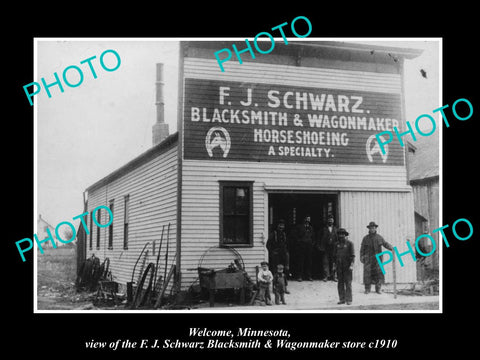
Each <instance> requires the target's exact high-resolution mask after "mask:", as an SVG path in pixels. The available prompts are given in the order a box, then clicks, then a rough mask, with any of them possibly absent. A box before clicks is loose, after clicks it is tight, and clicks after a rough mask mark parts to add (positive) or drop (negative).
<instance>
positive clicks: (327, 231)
mask: <svg viewBox="0 0 480 360" xmlns="http://www.w3.org/2000/svg"><path fill="white" fill-rule="evenodd" d="M334 222H335V220H334V218H333V216H332V215H329V216H328V219H327V225H326V226H324V227H323V229H322V231H321V232H320V233H319V236H318V240H317V244H316V250H317V251H318V252H319V253H320V265H321V269H320V273H321V278H322V279H323V281H327V280H333V281H336V276H335V271H334V270H333V264H334V263H335V258H334V257H333V251H334V249H335V244H336V242H337V231H338V229H337V227H336V226H335V224H334Z"/></svg>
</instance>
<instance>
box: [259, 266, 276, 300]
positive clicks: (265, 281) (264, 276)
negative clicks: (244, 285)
mask: <svg viewBox="0 0 480 360" xmlns="http://www.w3.org/2000/svg"><path fill="white" fill-rule="evenodd" d="M260 265H261V266H262V267H261V269H260V270H259V271H258V276H257V280H258V287H259V289H258V299H259V300H260V301H261V304H262V305H264V304H267V305H272V300H271V297H270V284H271V283H272V280H273V275H272V272H271V271H270V270H268V263H267V262H266V261H262V262H261V263H260Z"/></svg>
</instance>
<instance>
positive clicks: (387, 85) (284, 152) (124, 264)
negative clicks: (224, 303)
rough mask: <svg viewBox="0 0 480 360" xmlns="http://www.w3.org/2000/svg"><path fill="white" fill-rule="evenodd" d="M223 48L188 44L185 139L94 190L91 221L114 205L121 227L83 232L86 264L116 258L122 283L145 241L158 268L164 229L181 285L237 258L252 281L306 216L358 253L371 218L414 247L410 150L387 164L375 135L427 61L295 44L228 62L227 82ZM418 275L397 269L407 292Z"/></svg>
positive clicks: (397, 150)
mask: <svg viewBox="0 0 480 360" xmlns="http://www.w3.org/2000/svg"><path fill="white" fill-rule="evenodd" d="M236 45H237V47H238V48H239V49H244V48H245V47H246V45H245V43H241V42H236ZM223 48H230V49H232V42H228V41H223V42H221V41H193V42H182V43H181V46H180V74H179V75H180V76H179V118H178V133H175V134H173V135H170V136H168V137H166V138H165V139H164V140H162V141H161V142H159V143H158V144H156V143H157V141H154V144H156V145H154V146H153V147H152V148H151V149H150V150H148V151H146V152H145V153H144V154H141V155H140V156H139V157H137V158H136V159H134V160H132V161H131V162H129V163H127V164H126V165H125V166H123V167H121V168H120V169H118V170H117V171H115V172H113V173H112V174H110V175H108V176H106V177H105V178H103V179H101V180H99V181H98V182H96V183H95V184H93V185H91V186H90V187H88V189H87V190H86V192H87V193H88V202H87V208H88V211H91V210H92V209H94V208H96V207H97V206H99V205H106V206H109V207H110V208H111V209H112V211H113V214H114V221H113V224H112V225H111V226H110V227H109V228H105V229H98V230H95V231H94V232H91V234H90V235H89V236H87V241H86V244H85V246H86V248H87V251H86V253H87V256H89V255H90V254H91V253H95V254H96V256H99V257H100V258H103V257H108V258H109V259H110V266H111V271H112V274H113V275H114V276H115V278H116V281H117V282H119V283H120V284H125V283H126V282H128V281H130V277H131V274H132V269H133V267H134V265H135V261H136V259H137V258H138V256H139V254H140V252H141V250H142V249H143V248H144V246H145V244H147V243H149V244H148V245H147V247H146V249H147V250H148V251H149V253H148V256H149V261H152V260H154V259H155V258H156V257H157V256H158V250H159V240H160V238H161V234H162V229H163V230H164V236H163V239H164V241H163V244H162V249H161V252H162V254H161V257H162V258H164V256H165V252H166V248H167V246H166V238H167V237H166V234H165V227H164V226H166V225H168V224H170V231H169V234H168V235H169V236H168V238H169V251H170V252H169V256H168V262H167V264H168V266H169V265H171V264H173V263H175V264H176V276H175V281H176V284H177V285H178V286H179V288H181V289H186V288H188V286H190V284H192V283H193V282H195V280H196V278H197V275H198V273H197V267H198V266H199V265H202V266H203V267H208V268H215V269H222V268H225V267H227V266H228V265H229V264H230V263H231V261H232V260H233V259H234V258H235V254H240V255H241V257H242V259H243V261H244V263H245V266H246V270H247V271H248V272H249V273H250V275H254V274H255V266H257V265H259V264H260V262H261V261H263V260H264V259H267V258H268V254H267V250H266V248H265V242H266V239H267V236H268V232H269V229H270V228H271V227H272V226H274V224H276V222H277V221H278V220H279V219H280V218H283V219H285V220H286V221H287V230H290V229H292V227H293V226H295V224H297V223H299V222H301V221H302V219H303V217H304V216H305V215H306V214H307V213H308V214H310V216H311V217H312V222H313V226H314V227H315V228H320V227H321V226H322V225H323V223H324V222H325V220H326V218H327V216H328V215H330V214H332V215H334V217H335V219H336V223H337V225H338V226H341V227H345V228H346V229H347V230H348V231H349V233H350V240H352V241H353V243H354V245H355V251H356V253H357V255H358V252H359V250H360V242H361V239H362V238H363V236H364V235H365V234H366V233H367V229H366V225H367V224H368V223H369V222H370V221H375V222H376V223H377V224H379V228H378V232H379V233H380V234H382V235H383V236H384V237H385V239H386V240H387V241H389V242H390V243H392V244H393V245H397V246H398V248H399V250H400V251H402V250H403V249H404V250H406V246H405V242H406V239H413V238H414V235H415V227H414V216H413V203H414V202H413V194H412V188H411V187H410V185H409V183H408V177H407V170H406V169H407V167H406V157H405V149H404V148H403V147H401V146H400V145H399V143H398V142H392V143H391V144H389V145H388V150H387V153H386V154H385V155H383V154H381V152H380V151H379V146H378V144H377V143H376V140H375V134H377V133H379V132H381V131H384V130H392V128H393V126H398V127H400V128H404V126H403V124H402V123H403V122H404V104H403V101H404V100H403V85H402V75H403V61H404V59H405V58H412V57H415V56H417V55H418V54H419V52H418V51H416V50H415V51H414V50H411V49H399V48H385V47H379V46H366V45H359V44H355V43H343V42H318V41H316V42H315V41H309V42H307V41H298V42H295V41H289V43H288V45H285V44H283V43H276V44H275V49H274V50H273V51H272V52H271V53H269V54H263V55H262V54H259V53H255V59H252V58H251V55H250V54H249V53H248V52H246V53H243V54H242V60H243V62H242V63H240V62H239V61H238V60H233V59H234V56H233V58H232V60H230V61H228V62H225V63H224V64H223V66H224V68H225V71H224V72H222V71H221V70H220V68H219V66H218V63H217V61H216V59H215V57H214V56H213V54H214V52H215V51H218V50H220V49H223ZM161 103H162V100H161V97H160V99H159V100H158V102H157V106H158V105H159V104H161ZM161 106H163V105H161ZM160 122H161V121H160ZM105 215H106V214H100V216H105ZM89 221H90V222H91V221H92V219H91V218H90V220H89ZM106 221H107V220H103V221H101V222H102V223H105V222H106ZM159 271H160V272H163V271H164V269H160V270H159ZM386 271H387V274H386V280H387V281H391V279H392V277H391V276H392V271H391V267H390V265H388V266H386ZM415 278H416V270H415V263H414V262H413V261H411V262H409V261H405V266H404V267H403V268H401V269H400V268H398V269H397V279H398V281H399V282H412V281H415ZM354 281H356V282H361V281H362V267H361V264H360V261H356V263H355V269H354Z"/></svg>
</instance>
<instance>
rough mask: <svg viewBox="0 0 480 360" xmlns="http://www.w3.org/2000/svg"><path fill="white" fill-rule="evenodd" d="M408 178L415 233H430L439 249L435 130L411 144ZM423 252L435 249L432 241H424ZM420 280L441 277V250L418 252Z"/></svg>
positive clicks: (436, 135)
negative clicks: (412, 200) (410, 188)
mask: <svg viewBox="0 0 480 360" xmlns="http://www.w3.org/2000/svg"><path fill="white" fill-rule="evenodd" d="M408 157H409V180H410V185H411V186H412V190H413V199H414V210H415V237H418V236H420V235H421V234H426V233H427V234H431V235H432V236H433V238H434V239H435V242H436V248H437V249H439V248H440V245H441V244H439V243H438V237H439V235H438V232H437V233H433V234H432V230H434V229H437V228H438V227H440V218H439V216H440V215H439V214H440V190H439V180H440V178H439V174H440V170H439V135H438V133H435V134H433V135H431V136H428V137H422V138H419V139H418V140H417V141H416V142H414V143H413V144H410V146H409V152H408ZM421 245H422V246H423V247H424V250H423V251H424V253H429V252H430V251H431V250H432V247H433V246H432V245H431V244H430V242H429V241H423V242H422V243H421ZM417 256H418V258H419V259H420V261H418V262H417V280H431V279H438V277H439V253H438V251H435V252H434V253H433V254H432V255H430V256H427V257H423V258H422V256H420V255H419V254H417Z"/></svg>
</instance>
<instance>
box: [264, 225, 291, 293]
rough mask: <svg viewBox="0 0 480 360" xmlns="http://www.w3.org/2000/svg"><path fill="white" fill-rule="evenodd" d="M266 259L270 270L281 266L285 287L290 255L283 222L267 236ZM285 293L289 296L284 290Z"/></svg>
mask: <svg viewBox="0 0 480 360" xmlns="http://www.w3.org/2000/svg"><path fill="white" fill-rule="evenodd" d="M266 246H267V250H268V258H269V260H268V261H269V263H270V266H271V269H273V271H274V272H276V270H277V265H280V264H281V265H283V268H284V271H285V282H286V283H285V286H286V285H287V277H288V276H289V274H290V254H289V251H288V244H287V234H286V233H285V220H283V219H281V220H279V222H278V224H277V228H276V229H275V230H273V231H272V232H271V233H270V235H269V236H268V240H267V245H266ZM285 293H286V294H289V292H288V290H287V289H286V288H285Z"/></svg>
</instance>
